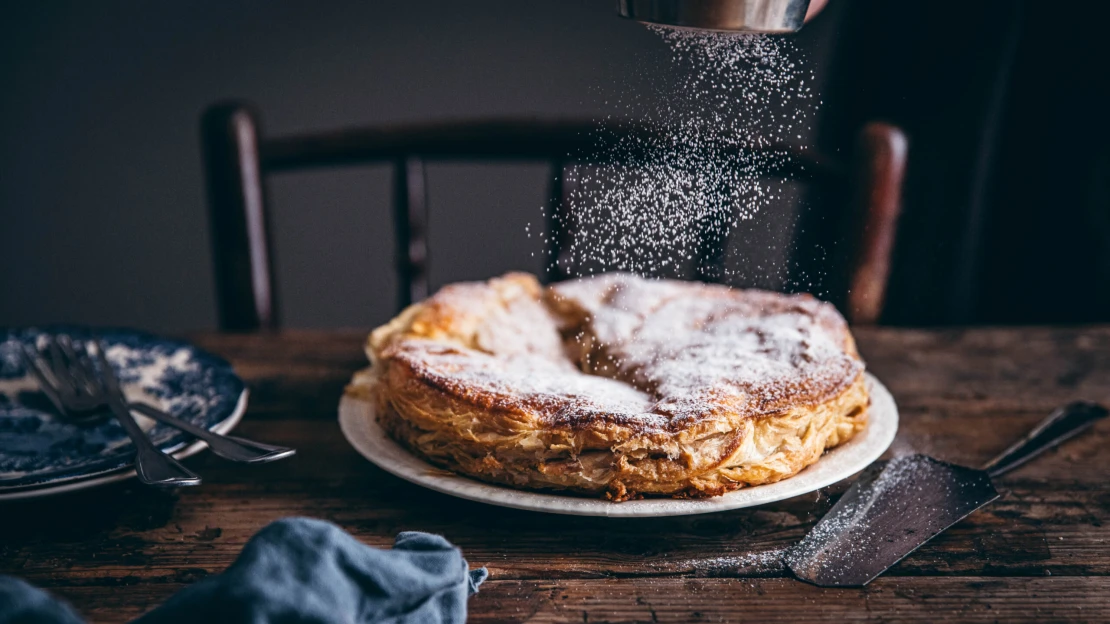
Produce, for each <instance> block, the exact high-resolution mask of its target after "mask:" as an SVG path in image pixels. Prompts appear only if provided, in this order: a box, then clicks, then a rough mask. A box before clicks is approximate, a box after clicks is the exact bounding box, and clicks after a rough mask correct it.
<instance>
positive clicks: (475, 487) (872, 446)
mask: <svg viewBox="0 0 1110 624" xmlns="http://www.w3.org/2000/svg"><path fill="white" fill-rule="evenodd" d="M864 375H865V376H866V379H867V381H868V384H869V390H870V394H871V405H872V407H873V408H874V406H876V405H878V404H885V405H883V407H882V408H881V409H882V411H883V412H885V419H884V420H880V421H878V422H879V423H881V424H880V425H875V426H868V427H867V428H866V429H864V433H863V434H861V436H866V437H861V436H857V437H855V438H853V439H852V440H851V441H849V442H847V443H846V444H844V445H842V446H839V447H837V448H835V449H832V450H831V451H828V452H827V453H825V454H824V455H822V457H821V459H819V460H818V462H817V463H818V464H819V463H820V462H822V461H827V460H828V459H829V458H830V457H831V456H834V454H836V453H837V452H838V451H841V450H843V449H848V448H852V447H850V446H849V445H851V444H853V442H858V443H860V444H863V443H866V444H868V446H864V447H863V449H862V450H860V452H859V453H858V457H855V458H854V459H848V460H844V461H845V467H844V468H842V469H840V470H837V471H834V472H833V473H831V474H830V475H825V476H823V477H815V476H813V475H811V477H810V479H808V480H806V479H803V480H802V481H798V480H797V479H798V478H799V477H801V476H803V475H805V472H806V470H803V471H802V472H800V473H798V474H797V475H795V476H793V477H790V478H789V479H783V480H782V481H778V482H776V483H769V484H766V485H759V486H753V487H749V488H743V489H740V490H736V491H734V492H730V493H728V494H724V495H721V496H715V497H712V498H700V499H667V498H652V499H641V500H634V501H626V502H621V503H616V502H612V501H606V500H604V499H598V498H587V497H581V496H570V495H565V494H553V493H549V492H538V491H529V490H518V489H514V488H510V487H507V486H501V485H494V484H492V483H486V482H483V481H479V480H477V479H472V478H470V477H466V476H463V475H457V474H450V475H445V474H444V472H445V471H444V469H442V468H438V467H436V466H433V465H432V464H429V463H428V462H426V461H425V460H423V459H421V458H419V457H417V456H416V455H414V454H412V453H411V452H410V451H408V449H405V448H404V447H403V446H401V445H400V444H398V443H397V442H396V441H394V440H393V439H392V438H390V437H389V436H388V435H386V434H385V432H384V430H383V429H381V427H380V426H379V425H378V424H377V420H376V419H366V418H364V417H363V416H365V415H368V414H367V412H370V413H372V412H373V409H374V406H373V404H372V403H370V402H369V401H366V400H365V399H360V398H358V397H354V396H350V395H348V394H344V395H343V396H342V398H340V400H339V428H340V429H341V430H342V432H343V436H344V438H346V440H347V443H348V444H350V445H351V447H352V448H354V450H355V451H356V452H357V453H359V454H360V455H362V456H363V457H364V458H366V459H367V460H368V461H369V462H370V463H372V464H374V465H375V466H377V467H378V468H380V469H382V470H384V471H386V472H388V473H390V474H392V475H394V476H395V477H398V478H400V479H403V480H405V481H408V482H409V483H412V484H414V485H419V486H421V487H424V488H427V489H429V490H433V491H435V492H439V493H441V494H447V495H449V496H454V497H456V498H462V499H465V500H471V501H475V502H480V503H485V504H488V505H495V506H499V507H509V508H513V509H522V510H526V511H536V512H541V513H553V514H559V515H572V516H595V517H607V518H647V517H667V516H687V515H696V514H703V513H714V512H718V511H728V510H732V509H741V508H744V507H755V506H758V505H765V504H768V503H773V502H777V501H781V500H785V499H787V498H793V497H796V496H801V495H804V494H807V493H810V492H814V491H817V490H819V489H821V488H823V487H827V486H829V485H832V484H833V483H837V482H839V481H843V480H844V479H847V478H848V477H850V476H852V475H853V474H856V473H858V472H859V471H861V470H863V469H864V468H866V467H867V466H869V465H870V464H871V463H872V462H874V461H875V460H877V459H879V457H880V456H882V454H883V453H885V452H886V451H887V449H889V448H890V446H891V444H892V443H893V442H894V437H895V435H896V434H897V433H898V425H899V413H898V405H897V403H896V402H895V401H894V397H893V396H892V395H891V394H890V391H889V390H888V389H887V388H886V386H885V385H883V383H882V382H881V381H879V380H878V378H876V377H875V376H874V375H872V374H871V373H870V372H865V373H864ZM876 411H879V410H876ZM368 421H369V422H370V423H372V424H368ZM874 423H875V420H874V413H873V414H872V415H871V417H870V418H869V421H868V424H869V425H873V424H874ZM374 429H376V430H377V432H378V435H376V436H375V437H374V438H373V439H372V441H371V440H368V439H366V438H365V436H364V434H365V433H366V432H367V431H368V430H374ZM872 438H873V439H872ZM375 443H376V444H379V445H383V446H386V447H391V448H392V449H396V450H399V451H400V452H401V453H403V454H404V455H405V456H407V459H405V460H398V461H394V460H392V459H389V458H381V457H374V456H373V453H372V452H371V448H372V447H371V445H373V444H375ZM405 464H408V465H405ZM813 465H817V464H813ZM807 469H808V468H807ZM433 475H434V478H433ZM452 482H453V483H456V484H457V483H460V482H462V483H463V484H465V487H464V488H463V489H461V490H460V488H459V487H458V486H455V487H452V485H451V483H452ZM800 483H804V485H801V486H799V484H800ZM791 486H794V487H791ZM760 490H764V492H765V493H766V495H765V496H763V497H758V496H755V497H753V496H752V493H753V492H759V491H760ZM738 495H739V496H738Z"/></svg>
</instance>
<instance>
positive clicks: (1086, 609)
mask: <svg viewBox="0 0 1110 624" xmlns="http://www.w3.org/2000/svg"><path fill="white" fill-rule="evenodd" d="M363 336H364V332H361V331H347V332H330V331H329V332H287V333H282V334H277V335H274V334H270V335H219V334H200V335H194V336H191V338H192V339H193V340H195V341H196V342H197V343H199V344H200V345H202V346H203V347H205V348H207V349H209V350H211V351H213V352H215V353H218V354H221V355H223V356H225V357H227V358H228V359H230V360H231V362H232V363H233V364H234V365H235V367H236V369H237V370H238V371H239V374H240V375H242V376H243V377H244V378H245V379H246V380H247V382H248V384H249V386H250V388H251V401H250V408H249V410H248V412H247V417H246V418H245V419H244V421H243V423H242V424H241V425H240V431H241V432H242V433H243V434H245V435H247V436H250V437H257V438H259V439H262V440H268V441H273V442H274V443H277V444H283V445H289V446H295V447H297V448H298V449H299V451H300V452H299V454H298V455H297V456H296V457H295V458H293V459H290V460H287V461H283V462H278V463H275V464H269V465H260V466H243V465H237V464H230V463H227V462H224V461H221V460H220V459H218V458H216V457H213V456H211V455H209V454H202V455H200V456H197V457H195V458H192V459H190V460H187V461H186V463H187V464H188V465H189V466H190V467H191V468H193V469H194V470H196V471H197V472H199V473H200V474H202V475H203V476H204V479H205V482H204V485H202V486H200V487H198V488H191V489H184V490H180V491H177V492H173V493H163V492H158V491H154V490H151V489H148V488H144V487H140V486H138V485H137V484H135V483H133V482H132V483H123V484H118V485H113V486H109V487H104V488H101V489H98V490H95V491H87V492H80V493H73V494H69V495H61V496H57V497H53V498H48V499H41V500H37V501H24V502H16V503H8V504H3V505H0V527H2V530H0V573H3V574H11V575H15V576H18V577H22V578H24V579H26V580H28V581H30V582H32V583H35V584H37V585H39V586H41V587H44V588H47V589H48V590H50V591H52V592H54V593H55V594H57V595H59V596H62V597H64V598H66V599H68V600H70V601H72V602H73V604H74V605H75V606H76V607H77V608H78V609H79V610H81V611H82V612H83V613H84V614H85V615H86V617H88V618H89V619H90V620H91V621H95V622H120V621H125V620H127V619H129V618H132V617H135V616H138V615H140V614H142V613H143V612H145V611H147V610H148V609H150V608H152V607H153V606H155V605H157V604H159V603H160V602H161V601H162V600H164V599H165V598H166V597H167V596H169V595H170V594H172V593H174V592H175V591H177V590H179V589H180V588H182V587H184V586H185V585H187V584H189V583H192V582H194V581H196V580H198V579H200V578H203V577H205V576H208V575H210V574H216V573H218V572H220V571H221V570H223V569H224V568H225V567H226V566H227V565H228V564H229V563H230V562H231V561H232V560H233V559H234V558H235V556H236V554H237V553H238V552H239V550H240V549H241V548H242V546H243V544H244V543H245V542H246V540H247V539H248V538H249V537H250V536H251V535H252V534H253V533H254V532H255V531H257V530H258V529H260V528H261V527H262V526H264V525H265V524H266V523H268V522H270V521H272V520H274V519H277V518H280V517H283V516H290V515H305V516H313V517H317V518H325V519H327V520H331V521H333V522H335V523H337V524H339V525H340V526H342V527H343V528H344V529H346V530H347V531H349V532H351V533H352V534H354V535H355V536H357V537H358V538H359V539H361V540H362V541H364V542H366V543H368V544H372V545H375V546H388V545H389V544H390V543H391V542H392V538H393V536H394V535H395V534H396V533H397V532H398V531H402V530H421V531H431V532H434V533H440V534H443V535H445V536H446V537H447V538H448V539H450V540H451V541H452V542H454V543H455V544H457V545H458V546H460V547H461V548H462V549H463V551H464V552H465V554H466V557H467V559H468V560H469V561H470V563H471V565H473V566H483V565H484V566H487V567H488V568H489V571H490V580H489V581H487V582H486V584H485V585H483V586H482V590H481V593H479V594H478V595H476V596H474V597H473V598H472V599H471V601H470V612H471V620H472V621H475V622H510V621H527V622H699V621H707V622H711V621H737V622H740V621H758V622H798V621H836V622H841V621H861V622H902V621H905V622H911V621H912V622H918V621H919V622H936V621H947V622H959V621H974V622H1012V621H1036V622H1050V621H1092V622H1093V621H1110V422H1102V423H1099V424H1098V425H1096V427H1095V428H1094V430H1093V431H1092V432H1090V433H1088V434H1086V435H1084V436H1083V437H1081V438H1079V439H1076V440H1073V441H1071V442H1069V443H1067V444H1066V445H1065V446H1063V447H1062V448H1060V449H1058V450H1056V451H1053V452H1050V453H1049V454H1047V455H1045V456H1043V457H1042V458H1040V459H1038V460H1036V461H1035V462H1033V463H1031V464H1028V465H1026V466H1025V467H1023V468H1021V469H1019V470H1017V471H1015V472H1013V473H1012V474H1010V475H1007V476H1006V477H1004V478H1002V479H1001V488H1002V489H1003V490H1004V495H1003V497H1002V498H1001V499H1000V500H999V501H997V502H996V503H994V504H992V505H990V506H989V507H987V508H985V509H983V510H981V511H979V512H976V513H975V514H973V515H972V516H971V517H970V518H968V519H967V520H965V521H963V522H961V523H960V524H958V525H957V526H956V527H954V528H953V529H952V530H950V531H948V532H947V533H945V534H944V535H942V536H941V537H939V538H938V539H936V540H934V541H933V542H931V543H929V544H927V545H926V546H924V547H923V548H922V549H921V550H919V551H918V552H916V553H914V554H913V555H911V556H910V557H909V558H907V559H906V560H905V561H903V562H902V563H900V564H898V565H897V566H895V567H894V568H893V569H892V570H890V572H888V573H887V574H886V575H885V576H883V577H881V578H880V579H878V580H877V581H875V582H874V583H872V584H871V585H869V586H868V587H867V588H865V589H819V588H816V587H812V586H809V585H806V584H804V583H801V582H798V581H796V580H793V579H791V578H790V577H789V574H788V573H787V572H786V571H785V570H784V568H783V566H782V564H781V563H780V562H779V560H778V558H777V557H776V556H775V554H774V553H775V551H777V550H778V549H781V548H783V547H785V546H787V545H788V544H791V543H793V542H795V541H796V540H798V539H799V538H800V537H801V536H802V535H803V534H804V533H805V531H806V530H807V529H808V528H809V527H810V526H812V525H813V523H814V522H815V521H816V520H817V519H818V518H819V517H820V516H821V514H822V513H824V512H825V511H826V510H827V509H828V508H829V506H830V505H831V503H832V502H833V501H834V500H835V497H836V496H837V494H838V492H839V491H842V490H839V489H838V488H836V487H834V488H831V489H830V490H829V491H827V492H823V493H818V494H812V495H807V496H803V497H799V498H796V499H792V500H788V501H783V502H781V503H776V504H773V505H769V506H765V507H759V508H755V509H743V510H736V511H732V512H724V513H716V514H709V515H704V516H690V517H682V518H659V519H603V518H578V517H569V516H555V515H545V514H538V513H531V512H524V511H515V510H509V509H502V508H497V507H490V506H485V505H481V504H478V503H471V502H467V501H462V500H458V499H454V498H451V497H448V496H445V495H441V494H436V493H434V492H430V491H426V490H423V489H421V488H419V487H416V486H413V485H410V484H408V483H406V482H404V481H401V480H399V479H397V478H394V477H392V476H390V475H388V474H386V473H384V472H382V471H381V470H378V469H377V468H375V467H374V466H373V465H371V464H369V463H368V462H366V461H365V460H364V459H363V458H362V457H360V456H359V455H358V454H357V453H355V451H354V450H352V449H351V448H350V447H349V446H348V445H347V443H346V442H345V441H344V439H343V437H342V435H341V434H340V431H339V427H338V425H337V423H336V405H337V402H338V399H339V396H340V393H341V391H342V388H343V385H344V384H345V382H346V381H347V379H348V378H349V377H350V375H351V373H352V372H353V371H355V370H356V369H358V368H360V367H362V366H364V365H365V359H364V356H363V354H362V351H361V344H362V341H363ZM857 338H858V342H859V344H860V348H861V351H862V353H863V355H864V357H865V358H866V359H867V362H868V367H869V369H870V370H871V371H872V372H873V373H874V374H875V375H876V376H878V377H879V378H880V379H881V380H882V381H883V382H884V383H885V384H886V385H887V386H888V387H889V388H890V390H891V391H892V393H893V394H894V396H895V398H896V400H897V401H898V404H899V408H900V411H901V415H902V421H901V429H900V431H899V433H898V437H897V439H896V441H895V443H894V446H893V447H892V450H891V452H892V453H905V452H909V451H920V452H926V453H930V454H932V455H934V456H936V457H939V458H943V459H946V460H949V461H954V462H960V463H965V464H968V465H976V464H979V463H981V462H983V461H985V460H986V459H988V458H989V457H991V456H992V455H994V454H995V453H997V452H998V451H1000V450H1002V449H1003V448H1005V447H1006V446H1008V445H1009V444H1010V442H1011V441H1013V440H1014V439H1016V438H1018V437H1019V436H1020V435H1021V434H1022V433H1023V432H1025V431H1026V430H1027V429H1028V428H1029V427H1031V426H1032V425H1033V424H1034V423H1035V422H1037V420H1039V419H1040V418H1042V417H1044V416H1045V415H1046V414H1047V413H1048V412H1049V411H1051V410H1052V409H1053V408H1054V407H1056V406H1058V405H1060V404H1063V403H1065V402H1068V401H1072V400H1075V399H1090V400H1096V401H1101V402H1104V403H1110V327H1081V328H1006V329H968V330H903V329H860V330H858V331H857ZM841 487H843V486H841Z"/></svg>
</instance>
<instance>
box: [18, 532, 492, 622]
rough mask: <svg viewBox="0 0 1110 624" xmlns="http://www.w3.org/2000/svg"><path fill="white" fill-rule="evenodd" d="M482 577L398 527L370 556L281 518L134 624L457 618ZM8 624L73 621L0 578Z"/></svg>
mask: <svg viewBox="0 0 1110 624" xmlns="http://www.w3.org/2000/svg"><path fill="white" fill-rule="evenodd" d="M486 576H487V572H486V569H485V568H480V569H477V570H473V571H471V570H469V569H468V567H467V563H466V560H465V559H463V556H462V552H461V551H459V549H458V548H456V547H455V546H453V545H452V544H451V543H450V542H448V541H447V540H446V539H444V538H442V537H440V536H438V535H431V534H429V533H420V532H416V531H407V532H404V533H400V534H398V535H397V538H396V540H395V541H394V544H393V549H392V550H380V549H377V548H371V547H369V546H366V545H364V544H362V543H361V542H359V541H358V540H356V539H355V538H353V537H351V536H350V535H348V534H347V533H345V532H344V531H343V530H342V529H340V528H339V527H337V526H335V525H334V524H331V523H330V522H324V521H321V520H312V519H309V518H286V519H284V520H279V521H277V522H274V523H272V524H270V525H269V526H267V527H265V528H263V529H262V530H261V531H259V532H258V533H257V534H256V535H255V536H254V537H253V538H251V540H250V541H249V542H247V545H246V546H245V547H244V548H243V552H242V553H240V555H239V558H238V559H236V560H235V563H233V564H231V567H229V568H228V569H227V570H226V571H224V572H223V573H222V574H218V575H215V576H212V577H209V578H206V579H204V580H202V581H200V582H198V583H196V584H195V585H192V586H190V587H187V588H185V589H183V590H181V591H180V592H178V593H177V594H175V595H174V596H172V597H171V598H170V599H169V600H167V601H166V602H165V604H163V605H162V606H160V607H158V608H157V609H155V610H153V611H151V612H150V613H147V614H146V615H144V616H142V617H140V618H139V619H138V620H136V621H135V624H172V623H177V622H182V623H184V622H188V623H190V624H195V623H196V622H249V623H250V624H269V623H277V622H282V623H283V624H284V623H294V622H306V623H308V622H311V623H321V624H322V623H325V622H344V623H346V622H388V623H390V624H409V623H421V624H422V623H425V622H427V623H429V624H448V623H454V622H465V621H466V600H467V597H469V596H470V595H471V594H474V593H476V592H477V591H478V585H480V584H481V583H482V581H484V580H485V579H486ZM9 603H10V604H13V605H15V607H14V608H12V609H9V608H8V607H6V606H5V605H7V604H9ZM20 617H22V618H24V619H20ZM17 622H51V623H55V622H56V623H58V624H76V623H79V622H81V620H80V618H78V617H77V616H76V615H75V614H74V613H73V611H72V610H70V609H69V608H68V606H67V605H64V603H61V602H59V601H57V600H55V599H52V598H50V597H48V596H47V595H46V594H45V593H44V592H42V591H41V590H38V589H35V588H33V587H31V586H30V585H27V584H26V583H23V582H22V581H19V580H17V579H12V578H4V577H0V624H16V623H17Z"/></svg>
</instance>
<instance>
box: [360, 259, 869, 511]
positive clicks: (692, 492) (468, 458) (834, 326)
mask: <svg viewBox="0 0 1110 624" xmlns="http://www.w3.org/2000/svg"><path fill="white" fill-rule="evenodd" d="M367 353H368V355H369V357H370V361H371V367H370V368H368V369H366V370H365V371H362V372H360V373H358V374H356V375H355V377H354V379H353V380H352V382H351V384H350V386H349V387H348V390H347V392H348V394H350V395H352V396H355V397H359V398H361V399H364V400H368V401H373V402H374V403H375V404H376V410H375V412H376V414H377V418H378V419H379V421H380V423H381V425H382V426H383V428H384V429H385V430H386V431H387V432H388V433H389V435H390V436H392V437H393V438H394V439H396V440H397V441H398V442H400V443H401V444H403V445H405V446H406V447H408V448H409V449H410V450H412V451H413V452H414V453H416V454H417V455H419V456H421V457H423V458H424V459H426V460H428V461H429V462H431V463H433V464H436V465H438V466H441V467H444V468H448V469H450V470H454V471H457V472H459V473H462V474H465V475H468V476H470V477H474V478H477V479H481V480H483V481H488V482H492V483H498V484H504V485H509V486H512V487H517V488H526V489H543V490H563V491H569V492H574V493H580V494H585V495H591V496H604V497H607V498H610V499H612V500H617V501H620V500H627V499H630V498H636V497H640V496H673V497H704V496H717V495H720V494H723V493H725V492H728V491H730V490H734V489H737V488H740V487H744V486H749V485H759V484H763V483H771V482H774V481H779V480H781V479H785V478H787V477H790V476H792V475H794V474H797V473H798V472H799V471H801V470H802V469H803V468H805V467H806V466H808V465H810V464H812V463H814V462H816V461H817V460H818V459H819V458H820V457H821V454H822V453H824V452H825V450H826V449H829V448H832V447H834V446H837V445H838V444H842V443H844V442H845V441H847V440H849V439H851V438H852V436H854V435H855V434H856V433H858V432H859V431H860V430H861V429H862V428H863V427H864V426H865V424H866V421H867V408H868V405H869V403H870V401H869V398H868V394H867V387H866V382H865V380H864V375H863V370H864V365H863V362H862V361H861V360H860V358H859V355H858V354H857V352H856V348H855V343H854V341H853V339H852V335H851V334H850V333H849V331H848V327H847V325H846V323H845V322H844V319H843V318H842V317H841V316H840V314H839V313H837V311H836V309H835V308H833V306H831V305H829V304H827V303H822V302H820V301H818V300H817V299H815V298H813V297H811V296H809V295H782V294H777V293H771V292H763V291H756V290H736V289H731V288H728V287H725V286H717V285H708V284H700V283H692V282H682V281H674V280H649V279H643V278H639V277H636V276H633V275H628V274H621V273H614V274H607V275H602V276H598V277H592V278H585V279H580V280H576V281H570V282H563V283H560V284H556V285H554V286H549V287H546V288H545V287H543V286H541V285H540V284H539V282H538V281H537V280H536V278H534V277H533V276H531V275H527V274H522V273H511V274H508V275H505V276H504V277H500V278H496V279H492V280H490V281H488V282H480V283H461V284H454V285H451V286H447V287H445V288H443V289H442V290H441V291H439V292H438V293H437V294H435V295H434V296H432V297H431V298H429V299H427V300H426V301H423V302H421V303H417V304H414V305H412V306H410V307H409V308H407V309H406V310H405V311H404V312H402V313H401V314H400V316H398V317H397V318H395V319H393V320H392V321H391V322H389V323H388V324H387V325H384V326H382V327H379V328H378V329H376V330H374V332H373V333H372V334H371V335H370V339H369V344H368V345H367Z"/></svg>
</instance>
